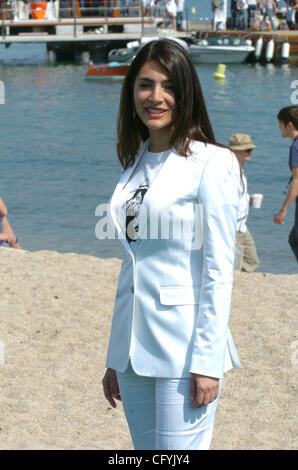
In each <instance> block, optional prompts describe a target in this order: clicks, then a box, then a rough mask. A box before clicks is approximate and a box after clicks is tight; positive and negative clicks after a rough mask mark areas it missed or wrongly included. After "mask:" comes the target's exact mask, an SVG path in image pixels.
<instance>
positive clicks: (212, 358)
mask: <svg viewBox="0 0 298 470" xmlns="http://www.w3.org/2000/svg"><path fill="white" fill-rule="evenodd" d="M148 145H149V141H148V140H147V141H146V142H145V143H143V145H142V146H141V148H140V150H139V152H138V154H137V156H136V159H135V162H134V165H133V166H131V167H129V168H127V169H126V170H125V171H122V173H121V176H120V180H119V182H118V184H117V186H116V189H115V191H114V193H113V195H112V197H111V200H110V204H109V211H110V214H109V216H110V218H111V221H112V224H113V225H114V228H115V231H116V235H117V237H118V238H119V239H120V241H121V242H122V244H123V247H124V258H123V262H122V267H121V271H120V274H119V280H118V287H117V292H116V300H115V307H114V314H113V320H112V327H111V335H110V341H109V347H108V354H107V361H106V367H110V368H112V369H115V370H117V371H119V372H124V371H125V370H126V368H127V365H128V362H129V359H130V361H131V365H132V367H133V369H134V371H135V372H136V373H137V374H138V375H143V376H151V377H167V378H179V377H189V376H190V373H191V372H195V373H198V374H203V375H207V376H210V377H218V378H222V377H223V374H224V372H226V371H227V370H229V369H231V368H232V367H241V364H240V361H239V358H238V354H237V351H236V348H235V345H234V342H233V339H232V336H231V334H230V331H229V328H228V321H229V314H230V304H231V296H232V284H233V270H234V240H235V234H236V221H237V212H238V206H239V201H240V196H241V192H242V189H241V180H240V169H239V163H238V161H237V159H236V157H235V155H234V154H233V153H232V152H231V151H230V150H228V149H223V148H221V147H217V146H215V145H211V144H204V143H202V142H197V141H192V143H191V147H190V148H191V152H192V155H191V156H189V157H187V158H185V157H183V156H181V155H178V154H177V152H176V151H175V150H172V151H171V152H170V153H169V155H168V157H167V159H166V161H165V163H164V164H163V166H162V167H161V169H160V170H159V172H158V174H157V175H156V176H155V178H154V180H153V182H152V183H151V186H150V187H149V189H148V190H147V192H146V194H145V196H144V199H143V205H144V210H145V213H146V214H147V216H148V217H147V218H146V216H144V217H143V221H142V218H140V221H139V224H140V229H139V236H140V238H139V240H138V242H137V245H136V247H135V249H134V251H133V250H132V249H131V248H130V245H129V243H128V242H127V240H126V238H125V235H124V233H123V231H122V229H121V225H120V224H119V221H118V218H117V212H118V210H119V203H118V201H119V199H120V198H119V194H120V192H121V190H122V189H123V188H124V186H125V185H126V183H127V182H128V180H129V178H130V176H131V175H132V173H133V170H134V169H135V167H136V165H137V164H138V161H139V159H140V158H141V157H142V155H143V153H144V151H146V149H147V148H148ZM198 204H199V205H200V206H199V207H200V208H201V210H200V216H199V218H200V219H201V221H200V224H201V225H200V224H197V226H199V227H200V232H201V233H200V235H201V237H202V244H201V246H200V247H199V248H196V249H190V243H189V240H187V239H185V238H184V237H183V236H182V237H181V236H180V237H173V236H170V237H167V238H162V237H159V238H156V237H155V238H154V237H150V236H147V237H145V236H144V232H145V229H148V226H149V225H150V220H149V216H150V213H151V214H153V213H154V214H155V215H156V214H159V215H161V216H162V215H163V214H165V213H169V214H170V218H171V217H175V220H176V221H177V218H178V220H179V217H180V219H181V221H182V222H187V223H190V224H195V223H196V222H197V221H196V220H195V217H198V212H197V211H196V210H195V208H196V207H198ZM184 219H187V220H184ZM142 235H143V236H142Z"/></svg>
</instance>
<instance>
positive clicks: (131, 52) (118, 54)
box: [108, 44, 144, 62]
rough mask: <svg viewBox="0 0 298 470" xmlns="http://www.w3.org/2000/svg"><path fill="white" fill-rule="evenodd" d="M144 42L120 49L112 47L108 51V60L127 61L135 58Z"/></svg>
mask: <svg viewBox="0 0 298 470" xmlns="http://www.w3.org/2000/svg"><path fill="white" fill-rule="evenodd" d="M143 45H144V44H138V45H137V46H133V47H123V48H120V49H112V50H111V51H110V52H109V53H108V60H112V61H117V62H127V61H128V60H131V59H133V58H134V56H135V55H136V54H137V53H138V52H139V50H140V49H141V47H142V46H143Z"/></svg>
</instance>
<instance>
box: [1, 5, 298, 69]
mask: <svg viewBox="0 0 298 470" xmlns="http://www.w3.org/2000/svg"><path fill="white" fill-rule="evenodd" d="M82 3H83V2H82ZM98 3H99V2H98ZM83 4H84V5H85V6H84V8H83V7H81V4H80V2H79V0H64V1H63V0H52V1H48V2H31V3H30V5H31V8H29V7H28V5H29V4H28V5H25V4H24V2H22V1H15V2H10V4H9V5H8V2H7V1H5V0H2V1H1V4H0V5H1V11H0V22H1V30H0V45H2V47H6V48H7V47H10V46H11V45H12V44H19V43H44V44H46V47H47V51H48V59H49V62H51V63H54V62H56V61H59V60H73V59H75V58H77V57H78V56H79V57H80V61H81V62H84V63H87V62H89V60H93V61H94V62H100V61H105V60H106V57H107V53H108V52H109V50H111V49H113V48H118V47H125V46H126V44H127V42H129V41H135V40H140V39H141V38H142V37H152V38H162V37H167V38H168V37H178V38H181V39H185V40H190V39H191V38H196V37H197V38H198V37H201V38H204V37H206V36H207V35H208V36H222V35H230V36H241V37H243V38H244V39H250V40H251V42H252V45H254V46H255V45H256V42H257V40H258V38H259V37H262V38H263V42H264V50H265V48H266V44H267V43H268V41H270V40H271V39H273V40H274V43H275V50H274V58H273V61H274V62H279V61H280V52H281V47H282V43H283V42H284V41H288V42H289V44H290V58H289V61H290V62H293V63H294V64H297V63H298V31H296V30H295V31H289V30H278V31H262V32H260V31H253V30H243V31H239V30H221V31H213V30H212V24H211V22H208V23H206V22H193V21H188V12H187V10H185V12H184V20H183V30H181V31H176V30H173V29H170V28H167V27H166V20H165V16H166V15H165V12H164V9H163V8H161V7H152V8H149V9H148V10H147V11H145V12H144V10H143V8H142V6H141V0H133V1H132V2H131V3H130V6H129V7H125V8H124V7H121V8H120V6H119V5H118V4H117V0H101V6H98V7H96V8H95V7H90V5H91V4H93V3H92V1H89V0H84V3H83ZM1 49H2V48H1V47H0V51H1ZM0 54H1V52H0Z"/></svg>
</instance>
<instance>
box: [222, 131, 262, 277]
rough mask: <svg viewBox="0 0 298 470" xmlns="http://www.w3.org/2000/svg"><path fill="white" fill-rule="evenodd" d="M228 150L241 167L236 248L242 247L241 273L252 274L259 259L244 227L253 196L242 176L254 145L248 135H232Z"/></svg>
mask: <svg viewBox="0 0 298 470" xmlns="http://www.w3.org/2000/svg"><path fill="white" fill-rule="evenodd" d="M229 148H230V149H231V150H232V151H233V152H234V154H235V155H236V157H237V159H238V161H239V163H240V165H241V167H242V180H243V184H244V191H243V194H242V197H241V200H240V206H239V211H238V218H237V232H236V246H237V245H238V246H242V247H243V256H242V263H241V268H240V269H241V271H245V272H247V273H251V272H254V271H255V270H256V269H257V267H258V266H259V264H260V262H259V258H258V254H257V249H256V246H255V243H254V240H253V237H252V235H251V233H250V231H249V230H248V228H247V226H246V221H247V218H248V213H249V207H250V206H251V205H252V202H253V196H250V195H249V194H248V191H247V179H246V176H245V174H244V163H245V162H249V160H250V156H251V153H252V151H253V149H254V148H257V147H256V145H255V144H254V143H253V142H252V140H251V137H250V135H248V134H232V135H231V137H230V143H229Z"/></svg>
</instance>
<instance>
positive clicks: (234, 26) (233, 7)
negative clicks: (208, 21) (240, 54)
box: [231, 0, 237, 29]
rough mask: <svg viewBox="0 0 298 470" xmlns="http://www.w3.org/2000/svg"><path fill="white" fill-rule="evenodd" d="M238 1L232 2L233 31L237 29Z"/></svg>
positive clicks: (232, 0) (233, 0)
mask: <svg viewBox="0 0 298 470" xmlns="http://www.w3.org/2000/svg"><path fill="white" fill-rule="evenodd" d="M236 18H237V0H231V29H236V24H237V22H236Z"/></svg>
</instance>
